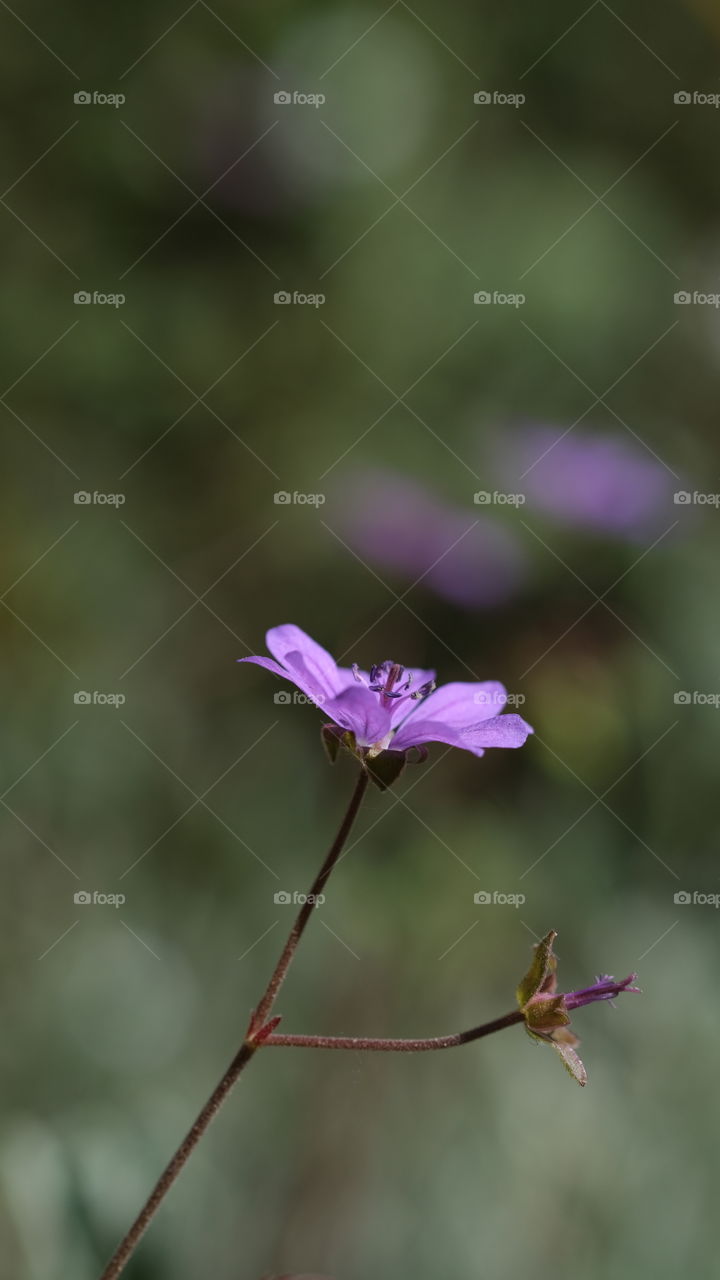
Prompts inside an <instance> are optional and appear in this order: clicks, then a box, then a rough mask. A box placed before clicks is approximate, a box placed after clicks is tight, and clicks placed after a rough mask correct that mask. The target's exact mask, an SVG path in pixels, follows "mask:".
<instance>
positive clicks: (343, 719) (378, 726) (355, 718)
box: [323, 684, 394, 747]
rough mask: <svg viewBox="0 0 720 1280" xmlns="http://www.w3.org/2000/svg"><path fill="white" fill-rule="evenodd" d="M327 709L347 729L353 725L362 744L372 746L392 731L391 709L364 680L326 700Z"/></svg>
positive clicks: (325, 709) (352, 727)
mask: <svg viewBox="0 0 720 1280" xmlns="http://www.w3.org/2000/svg"><path fill="white" fill-rule="evenodd" d="M323 711H325V712H326V713H327V714H328V715H329V716H330V718H331V720H334V721H335V723H336V724H339V725H341V726H342V728H343V729H351V730H352V732H353V733H354V734H355V737H356V739H357V741H358V743H359V745H361V746H365V747H369V746H372V745H373V743H375V742H380V741H381V740H382V739H383V738H384V737H386V735H387V734H388V733H389V732H390V712H389V711H387V710H386V708H385V707H383V706H382V705H381V703H380V699H379V698H378V696H377V694H376V693H371V691H370V690H369V689H366V688H365V686H364V685H361V684H354V685H352V687H351V688H349V689H343V691H342V693H340V694H338V696H337V698H332V699H330V701H329V702H326V703H325V704H324V706H323ZM393 746H394V743H393Z"/></svg>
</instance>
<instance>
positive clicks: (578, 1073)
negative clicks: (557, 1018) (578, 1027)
mask: <svg viewBox="0 0 720 1280" xmlns="http://www.w3.org/2000/svg"><path fill="white" fill-rule="evenodd" d="M525 1030H526V1031H527V1033H528V1035H529V1036H530V1039H531V1040H539V1041H540V1043H541V1044H550V1045H552V1047H553V1049H554V1050H555V1052H556V1053H558V1054H559V1055H560V1059H561V1061H562V1064H563V1066H564V1068H565V1070H566V1071H567V1072H568V1074H569V1075H571V1076H572V1078H573V1080H576V1081H577V1083H578V1084H579V1085H586V1084H587V1078H588V1077H587V1071H586V1070H585V1064H584V1063H583V1060H582V1058H581V1057H580V1055H579V1054H578V1053H576V1052H575V1045H576V1044H579V1043H580V1041H579V1040H578V1038H577V1036H575V1035H573V1033H572V1031H565V1029H564V1028H563V1027H558V1029H557V1030H556V1031H554V1032H552V1033H550V1034H548V1033H547V1032H544V1031H533V1030H531V1028H530V1027H529V1026H527V1024H526V1025H525Z"/></svg>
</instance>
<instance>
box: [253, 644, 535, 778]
mask: <svg viewBox="0 0 720 1280" xmlns="http://www.w3.org/2000/svg"><path fill="white" fill-rule="evenodd" d="M265 638H266V642H267V647H268V649H269V650H270V652H271V654H272V655H273V656H272V658H264V657H251V658H239V659H238V661H239V662H255V663H257V664H258V666H261V667H266V668H267V670H268V671H272V672H274V674H275V675H278V676H281V677H282V678H283V679H284V680H290V681H291V682H292V683H293V684H294V685H296V686H297V688H298V689H300V690H302V692H303V693H304V694H305V695H306V696H307V697H308V698H309V699H310V701H311V702H314V703H315V704H316V706H318V707H321V708H322V710H323V712H324V713H325V714H326V715H327V716H329V717H330V719H331V720H332V721H333V723H334V724H336V725H338V726H339V727H340V728H341V729H342V730H344V731H346V732H350V733H352V734H353V735H354V739H355V744H356V746H357V747H358V748H360V749H361V753H362V755H363V757H365V758H367V759H370V760H372V759H373V758H374V757H375V756H377V755H379V754H380V753H381V752H382V751H385V750H387V749H388V748H390V747H391V748H392V751H393V752H397V753H402V752H405V751H407V750H408V749H409V748H410V747H419V748H423V747H424V746H425V744H426V743H427V742H445V743H447V744H448V745H449V746H451V747H462V748H463V749H464V750H466V751H472V753H473V754H474V755H476V756H481V755H483V753H484V751H485V749H486V747H521V746H522V745H523V743H524V742H525V740H526V738H527V736H528V734H530V733H532V729H531V728H530V725H528V724H526V723H525V721H524V720H523V719H522V717H521V716H518V715H503V714H502V711H503V708H504V706H505V703H506V701H507V694H506V692H505V689H504V687H503V685H501V684H499V683H498V682H497V681H495V680H490V681H485V682H482V683H471V684H463V683H452V684H446V685H444V686H443V687H442V688H441V689H437V690H436V689H435V672H434V671H423V670H417V669H415V668H412V667H410V668H406V667H402V666H400V664H399V663H396V662H381V663H379V664H378V665H377V666H374V667H371V668H370V671H369V672H365V671H361V670H360V668H359V667H358V666H357V665H355V666H353V667H339V666H338V665H337V663H336V662H335V660H334V658H332V657H331V656H330V654H329V653H328V652H327V651H326V650H325V649H323V648H321V646H320V645H319V644H317V643H316V641H315V640H312V639H311V637H310V636H308V635H306V634H305V632H304V631H301V630H300V628H299V627H296V626H294V625H293V624H292V623H288V624H286V625H285V626H280V627H273V628H271V630H270V631H268V633H267V635H266V637H265Z"/></svg>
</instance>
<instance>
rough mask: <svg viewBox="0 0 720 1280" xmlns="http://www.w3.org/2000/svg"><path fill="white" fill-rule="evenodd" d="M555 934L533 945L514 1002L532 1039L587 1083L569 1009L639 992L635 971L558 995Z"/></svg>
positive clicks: (579, 1081) (573, 1074)
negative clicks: (552, 1051)
mask: <svg viewBox="0 0 720 1280" xmlns="http://www.w3.org/2000/svg"><path fill="white" fill-rule="evenodd" d="M556 937H557V933H556V932H555V930H554V929H551V931H550V933H548V934H547V935H546V936H545V937H544V938H543V940H542V942H539V943H538V944H537V946H536V947H535V955H534V957H533V962H532V964H531V965H530V968H529V970H528V972H527V973H526V974H525V977H524V978H523V980H522V982H521V983H520V985H519V987H518V989H517V1002H518V1005H519V1006H520V1008H521V1009H522V1011H523V1013H524V1014H525V1029H526V1031H527V1032H528V1035H530V1036H532V1037H533V1039H535V1040H543V1041H545V1043H546V1044H551V1045H552V1046H553V1048H554V1049H555V1050H556V1051H557V1052H558V1053H559V1054H560V1057H561V1058H562V1060H563V1064H564V1066H565V1067H566V1069H567V1070H568V1071H569V1072H570V1075H571V1076H572V1077H573V1079H575V1080H577V1082H578V1084H586V1083H587V1071H586V1070H585V1067H584V1066H583V1063H582V1061H581V1060H580V1058H579V1056H578V1054H577V1053H576V1052H575V1049H576V1047H577V1045H579V1043H580V1041H579V1040H578V1038H577V1036H576V1035H574V1034H573V1032H572V1031H569V1030H568V1027H569V1024H570V1013H569V1011H570V1010H571V1009H580V1008H582V1006H583V1005H585V1004H594V1002H595V1001H596V1000H612V999H613V998H614V997H615V996H619V995H620V994H621V993H622V992H623V991H634V992H636V993H637V992H639V990H640V989H639V987H633V986H631V985H630V984H631V983H632V982H633V981H634V980H635V978H636V977H637V974H635V973H631V974H630V976H629V977H627V978H624V979H623V980H622V982H616V981H615V979H614V978H612V977H611V976H610V975H609V974H607V973H604V974H601V975H600V977H599V978H596V979H595V982H594V983H593V985H592V986H591V987H584V988H583V989H582V990H581V991H570V992H568V993H567V994H566V995H558V994H557V956H555V954H554V953H553V943H554V942H555V939H556Z"/></svg>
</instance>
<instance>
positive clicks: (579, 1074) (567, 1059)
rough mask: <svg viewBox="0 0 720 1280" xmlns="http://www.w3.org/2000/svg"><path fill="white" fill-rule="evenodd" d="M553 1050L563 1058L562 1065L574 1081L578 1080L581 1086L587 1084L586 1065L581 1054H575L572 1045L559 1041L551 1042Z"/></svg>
mask: <svg viewBox="0 0 720 1280" xmlns="http://www.w3.org/2000/svg"><path fill="white" fill-rule="evenodd" d="M550 1043H551V1044H552V1047H553V1049H555V1050H556V1051H557V1052H558V1053H559V1054H560V1057H561V1058H562V1064H563V1066H564V1068H565V1070H566V1071H567V1072H569V1074H570V1075H571V1076H572V1078H573V1080H577V1082H578V1084H579V1085H586V1084H587V1078H588V1077H587V1071H586V1070H585V1064H584V1063H583V1060H582V1058H581V1057H580V1055H579V1054H577V1053H576V1052H575V1050H574V1049H573V1047H572V1045H571V1044H563V1043H562V1042H561V1041H559V1040H551V1042H550Z"/></svg>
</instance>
